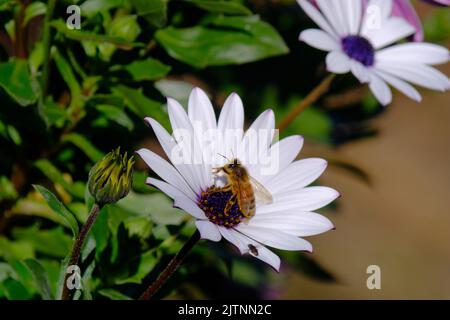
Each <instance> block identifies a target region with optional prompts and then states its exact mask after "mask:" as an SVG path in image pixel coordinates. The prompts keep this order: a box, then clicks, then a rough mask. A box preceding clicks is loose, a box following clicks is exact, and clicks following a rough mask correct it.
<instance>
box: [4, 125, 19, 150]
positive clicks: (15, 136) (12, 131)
mask: <svg viewBox="0 0 450 320" xmlns="http://www.w3.org/2000/svg"><path fill="white" fill-rule="evenodd" d="M6 131H7V132H8V136H9V138H10V139H11V140H12V142H14V144H15V145H17V146H20V145H21V144H22V138H21V136H20V133H19V131H17V129H16V128H15V127H14V126H12V125H10V124H8V125H7V126H6Z"/></svg>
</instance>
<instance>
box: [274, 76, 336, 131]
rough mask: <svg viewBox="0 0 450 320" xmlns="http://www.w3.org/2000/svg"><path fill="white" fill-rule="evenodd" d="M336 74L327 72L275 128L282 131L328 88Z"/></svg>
mask: <svg viewBox="0 0 450 320" xmlns="http://www.w3.org/2000/svg"><path fill="white" fill-rule="evenodd" d="M335 76H336V75H335V74H334V73H331V74H329V75H328V76H327V77H326V78H325V79H323V80H322V82H320V83H319V84H318V85H317V86H316V87H315V88H314V89H313V90H312V91H311V92H310V93H309V94H308V95H307V96H306V97H305V98H304V99H302V100H301V101H300V102H299V103H298V104H297V105H296V106H295V107H294V108H293V109H292V110H291V111H290V112H289V113H288V114H287V115H286V116H285V117H284V118H283V119H282V120H281V122H280V123H278V125H277V128H278V129H279V130H280V131H282V130H284V129H286V127H287V126H289V125H290V124H291V123H292V122H293V121H294V120H295V118H297V116H298V115H299V114H300V113H301V112H302V111H303V110H305V109H306V108H308V107H309V106H310V105H311V104H313V103H314V102H316V101H317V99H319V98H320V97H321V96H322V95H323V94H324V93H325V92H327V91H328V89H329V88H330V84H331V82H332V81H333V79H334V77H335Z"/></svg>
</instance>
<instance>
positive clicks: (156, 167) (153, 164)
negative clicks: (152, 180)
mask: <svg viewBox="0 0 450 320" xmlns="http://www.w3.org/2000/svg"><path fill="white" fill-rule="evenodd" d="M136 153H137V154H139V155H140V156H141V158H142V159H143V160H144V161H145V163H146V164H147V165H148V166H149V167H150V169H152V170H153V171H154V172H155V173H156V174H157V175H158V176H160V177H161V178H162V179H163V180H165V181H166V182H168V183H169V184H171V185H173V186H174V187H175V188H177V189H178V190H180V191H181V192H183V193H184V194H185V195H186V196H188V197H189V198H191V199H192V200H195V199H196V194H195V193H194V191H193V190H192V189H191V188H190V187H189V185H188V184H187V182H186V180H184V178H183V177H182V176H181V175H180V173H179V172H178V171H177V170H176V169H175V168H174V167H173V166H172V165H171V164H170V163H168V162H167V161H166V160H164V159H163V158H161V157H160V156H158V155H157V154H156V153H154V152H152V151H150V150H147V149H140V150H139V151H136Z"/></svg>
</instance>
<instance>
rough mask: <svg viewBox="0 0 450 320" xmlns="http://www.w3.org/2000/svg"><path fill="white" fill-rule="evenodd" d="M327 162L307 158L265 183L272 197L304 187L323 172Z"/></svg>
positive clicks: (296, 162) (292, 164)
mask: <svg viewBox="0 0 450 320" xmlns="http://www.w3.org/2000/svg"><path fill="white" fill-rule="evenodd" d="M326 167H327V162H326V161H325V160H323V159H320V158H309V159H303V160H298V161H295V162H293V163H291V164H290V165H289V166H288V167H287V168H285V169H284V170H283V171H281V172H280V173H279V174H278V175H276V176H275V177H273V178H272V179H270V180H268V181H267V182H266V188H267V189H268V190H269V191H270V192H271V193H272V196H276V195H278V194H282V193H284V192H288V191H291V190H293V189H300V188H303V187H306V186H307V185H309V184H310V183H312V182H313V181H315V180H316V179H317V178H318V177H320V175H321V174H322V173H323V172H324V171H325V168H326Z"/></svg>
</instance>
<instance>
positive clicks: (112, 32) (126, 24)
mask: <svg viewBox="0 0 450 320" xmlns="http://www.w3.org/2000/svg"><path fill="white" fill-rule="evenodd" d="M140 32H141V28H140V27H139V24H138V23H137V17H136V16H131V15H125V16H116V17H115V18H114V19H113V20H112V22H111V23H110V24H109V25H108V27H107V34H108V36H111V37H114V38H117V39H122V40H124V41H127V42H133V41H134V40H135V39H136V38H137V37H138V35H139V33H140ZM116 48H117V46H116V45H114V44H112V43H101V44H99V46H98V49H99V52H100V55H101V57H102V58H103V59H104V60H106V61H109V59H110V58H111V56H112V55H113V53H114V52H115V50H116Z"/></svg>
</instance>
